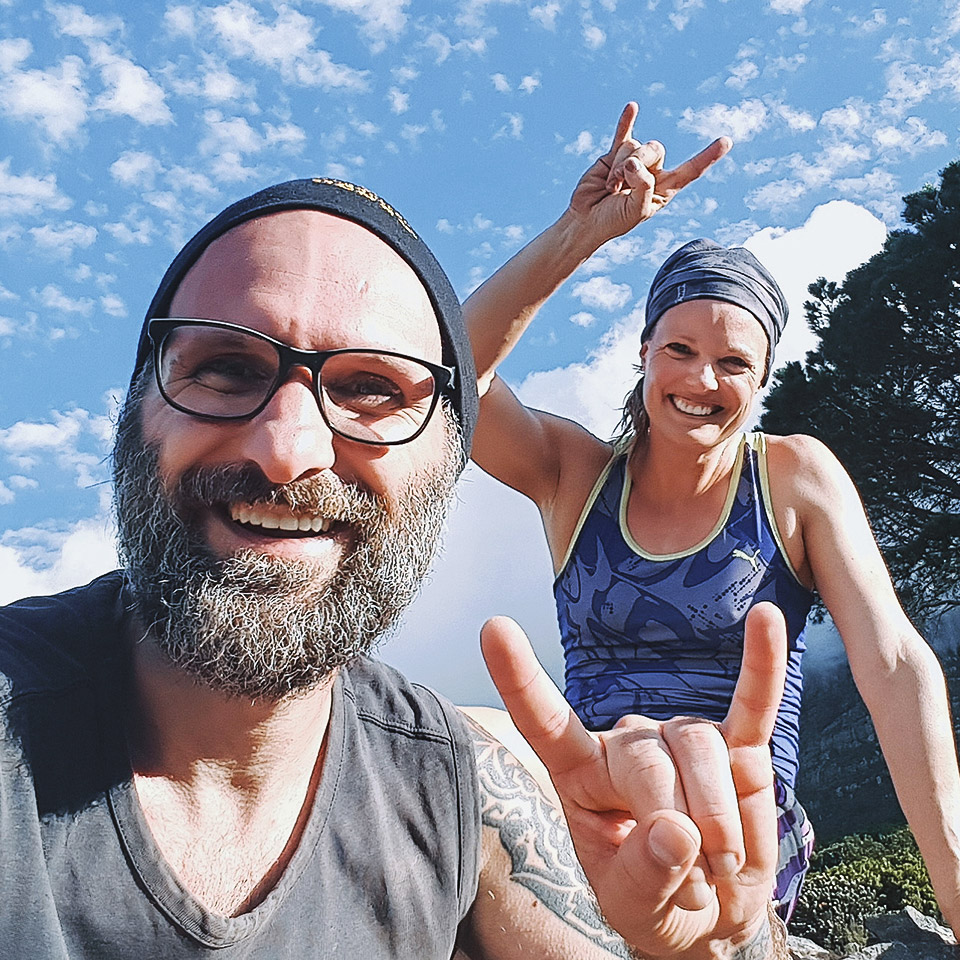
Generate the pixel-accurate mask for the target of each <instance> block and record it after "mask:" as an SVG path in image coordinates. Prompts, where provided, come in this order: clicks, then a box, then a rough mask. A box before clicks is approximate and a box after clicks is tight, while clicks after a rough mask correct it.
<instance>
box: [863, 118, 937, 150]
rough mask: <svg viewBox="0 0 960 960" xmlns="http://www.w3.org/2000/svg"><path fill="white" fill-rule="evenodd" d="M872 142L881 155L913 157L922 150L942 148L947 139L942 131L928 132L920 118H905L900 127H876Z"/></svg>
mask: <svg viewBox="0 0 960 960" xmlns="http://www.w3.org/2000/svg"><path fill="white" fill-rule="evenodd" d="M873 142H874V143H875V144H876V145H877V148H878V149H879V150H880V151H881V152H882V153H885V154H889V153H905V154H906V155H907V156H909V157H913V156H916V155H917V154H918V153H921V152H922V151H924V150H929V149H931V148H933V147H942V146H944V145H945V144H946V142H947V137H946V134H945V133H943V131H942V130H930V129H929V128H928V127H927V125H926V123H925V122H924V121H923V120H922V119H921V118H920V117H907V119H906V120H905V121H904V122H903V125H902V126H901V127H894V126H886V127H878V128H877V129H876V130H875V131H874V133H873Z"/></svg>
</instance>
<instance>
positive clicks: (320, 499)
mask: <svg viewBox="0 0 960 960" xmlns="http://www.w3.org/2000/svg"><path fill="white" fill-rule="evenodd" d="M171 500H172V501H173V502H174V503H175V504H176V505H177V506H180V507H185V508H187V509H189V508H195V507H214V506H219V505H222V504H228V503H248V504H251V505H253V504H268V505H272V506H282V507H288V508H290V509H291V510H293V511H295V512H299V513H310V514H314V515H317V516H323V517H326V518H328V519H330V520H335V521H338V522H341V523H351V524H364V523H369V522H371V521H373V520H376V519H378V518H380V517H382V516H383V515H384V514H385V513H388V512H389V511H388V509H387V504H386V502H385V501H384V499H383V498H382V497H380V496H378V495H377V494H375V493H372V492H370V491H369V490H365V489H363V488H362V487H359V486H357V485H356V484H352V483H346V482H345V481H344V480H342V479H341V478H340V477H338V476H337V475H336V474H335V473H332V472H329V471H328V472H325V473H318V474H316V475H315V476H312V477H304V478H302V479H299V480H292V481H291V482H290V483H283V484H276V483H272V482H271V481H270V480H268V479H267V478H266V476H264V474H263V472H262V471H261V470H260V468H259V467H257V466H256V465H255V464H221V465H218V466H216V467H194V468H192V469H190V470H188V471H186V472H185V473H184V474H182V476H181V477H180V479H179V481H178V482H177V485H176V487H175V488H174V490H173V491H172V492H171Z"/></svg>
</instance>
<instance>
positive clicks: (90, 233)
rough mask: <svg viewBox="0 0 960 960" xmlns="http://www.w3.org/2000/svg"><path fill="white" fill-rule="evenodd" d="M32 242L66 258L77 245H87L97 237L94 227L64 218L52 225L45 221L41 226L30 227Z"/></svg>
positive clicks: (84, 246)
mask: <svg viewBox="0 0 960 960" xmlns="http://www.w3.org/2000/svg"><path fill="white" fill-rule="evenodd" d="M30 233H31V234H32V235H33V242H34V243H35V244H36V245H37V246H38V247H39V248H40V249H41V250H46V251H48V252H50V253H52V254H54V255H55V256H58V257H62V258H63V259H64V260H68V259H69V258H70V257H71V256H72V255H73V251H74V250H75V249H76V248H77V247H81V248H86V247H89V246H90V245H91V244H92V243H93V242H94V241H95V240H96V239H97V230H96V227H91V226H90V225H89V224H87V223H76V222H75V221H73V220H65V221H64V222H63V223H61V224H58V225H56V226H55V225H53V224H49V223H45V224H44V225H43V226H42V227H31V228H30Z"/></svg>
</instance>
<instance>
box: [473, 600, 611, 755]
mask: <svg viewBox="0 0 960 960" xmlns="http://www.w3.org/2000/svg"><path fill="white" fill-rule="evenodd" d="M480 647H481V649H482V651H483V659H484V660H485V661H486V664H487V670H488V671H489V672H490V677H491V678H492V680H493V682H494V684H495V685H496V687H497V690H498V691H499V692H500V696H501V697H502V698H503V703H504V706H506V708H507V711H508V712H509V714H510V716H511V717H512V718H513V722H514V723H515V724H516V727H517V729H518V730H519V731H520V732H521V733H522V734H523V737H524V739H525V740H526V741H527V743H529V744H530V746H531V747H533V749H534V750H535V751H536V753H537V756H538V757H540V759H541V760H542V761H543V764H544V766H545V767H546V768H547V769H548V770H549V771H550V773H551V774H562V773H565V772H566V771H567V770H572V769H574V768H575V767H578V766H580V765H581V764H584V763H589V762H590V761H592V760H595V759H596V758H597V757H598V756H599V754H600V753H601V748H600V746H599V744H598V743H597V741H596V740H595V739H594V738H593V737H592V736H591V735H590V734H589V733H587V731H586V729H585V728H584V726H583V724H582V723H581V722H580V719H579V718H578V717H577V715H576V714H575V713H574V712H573V708H572V707H571V706H570V704H568V703H567V701H566V700H565V699H564V696H563V694H562V693H561V692H560V691H559V690H558V689H557V686H556V684H555V683H554V682H553V681H552V680H551V679H550V677H549V676H548V675H547V672H546V670H544V669H543V667H542V666H541V665H540V661H539V660H537V657H536V654H535V653H534V652H533V648H532V647H531V646H530V641H529V640H528V639H527V635H526V634H525V633H524V632H523V630H521V629H520V627H519V625H518V624H517V623H515V622H514V621H513V620H511V619H510V618H509V617H494V618H493V619H491V620H488V621H487V622H486V623H485V624H484V625H483V629H482V630H481V631H480Z"/></svg>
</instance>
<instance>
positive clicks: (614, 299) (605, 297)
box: [570, 276, 633, 310]
mask: <svg viewBox="0 0 960 960" xmlns="http://www.w3.org/2000/svg"><path fill="white" fill-rule="evenodd" d="M570 292H571V294H572V295H573V296H574V297H576V298H577V299H578V300H580V302H581V303H583V305H584V306H586V307H593V308H594V309H597V310H619V309H620V308H621V307H624V306H626V304H627V302H628V301H629V300H630V298H631V297H632V296H633V290H631V289H630V285H629V284H628V283H614V282H613V281H612V280H611V279H610V278H609V277H607V276H599V277H591V278H590V279H589V280H581V281H580V282H579V283H575V284H574V285H573V288H572V290H571V291H570Z"/></svg>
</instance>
